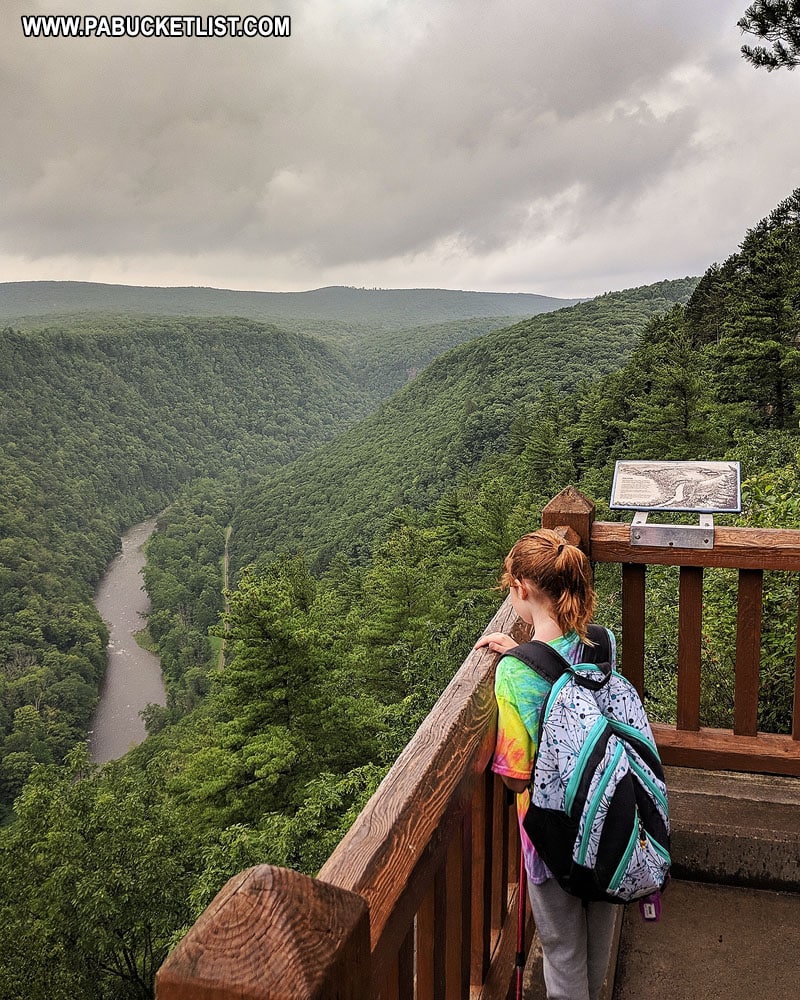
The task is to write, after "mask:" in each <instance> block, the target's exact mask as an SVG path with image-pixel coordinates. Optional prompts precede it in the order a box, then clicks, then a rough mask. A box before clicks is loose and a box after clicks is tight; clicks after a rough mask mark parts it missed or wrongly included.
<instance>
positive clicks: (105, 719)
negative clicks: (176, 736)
mask: <svg viewBox="0 0 800 1000" xmlns="http://www.w3.org/2000/svg"><path fill="white" fill-rule="evenodd" d="M155 526H156V521H155V518H153V519H152V520H150V521H144V522H143V523H142V524H137V525H134V527H132V528H131V529H130V530H129V531H127V532H126V533H125V534H124V535H123V536H122V551H121V552H120V553H119V554H118V555H117V556H115V558H114V559H113V560H112V562H111V563H110V565H109V567H108V569H107V571H106V574H105V576H104V577H103V579H102V580H101V581H100V584H99V585H98V587H97V591H96V593H95V595H94V603H95V605H96V607H97V610H98V611H99V612H100V616H101V617H102V619H103V621H105V622H106V624H107V625H108V627H109V633H110V638H109V643H108V666H107V667H106V673H105V676H104V678H103V682H102V685H101V687H100V703H99V705H98V706H97V710H96V712H95V715H94V719H93V720H92V728H91V730H90V732H89V752H90V754H91V757H92V760H93V761H95V762H96V763H98V764H104V763H105V762H106V761H109V760H116V759H117V758H118V757H122V756H123V754H125V753H126V752H127V751H128V750H130V748H131V747H132V746H136V745H137V744H139V743H141V742H142V741H143V740H144V739H145V737H146V736H147V731H146V729H145V726H144V722H143V721H142V719H141V717H140V715H139V712H141V710H142V709H143V708H144V707H145V706H146V705H148V704H150V703H151V702H155V703H157V704H159V705H164V704H166V694H165V691H164V681H163V679H162V677H161V663H160V662H159V659H158V657H157V656H154V655H153V654H152V653H149V652H148V651H147V650H146V649H142V647H141V646H140V645H139V644H138V643H137V642H136V639H135V638H134V635H135V634H136V632H139V631H140V630H141V629H143V628H144V626H145V618H144V616H145V615H146V614H147V611H148V610H149V607H150V600H149V598H148V596H147V593H146V591H145V590H144V585H143V581H142V569H143V567H144V563H145V558H144V552H143V551H142V546H143V545H144V543H145V542H146V541H147V539H148V538H149V537H150V535H151V534H152V533H153V531H154V529H155Z"/></svg>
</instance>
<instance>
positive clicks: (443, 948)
mask: <svg viewBox="0 0 800 1000" xmlns="http://www.w3.org/2000/svg"><path fill="white" fill-rule="evenodd" d="M446 989H447V869H446V866H445V865H443V866H442V867H441V868H439V870H438V871H437V872H436V875H435V876H434V879H433V995H434V997H435V1000H442V998H444V997H445V995H446V993H445V991H446Z"/></svg>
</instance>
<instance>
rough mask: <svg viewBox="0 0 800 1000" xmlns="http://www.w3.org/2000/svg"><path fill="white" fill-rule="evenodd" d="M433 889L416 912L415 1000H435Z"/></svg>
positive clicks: (432, 888) (431, 888)
mask: <svg viewBox="0 0 800 1000" xmlns="http://www.w3.org/2000/svg"><path fill="white" fill-rule="evenodd" d="M435 924H436V920H435V905H434V887H433V885H432V886H431V887H430V889H429V890H428V892H427V893H426V895H425V898H424V899H423V901H422V905H421V906H420V908H419V911H418V912H417V1000H435V998H436V993H435V988H436V987H435V973H434V956H433V942H434V926H435Z"/></svg>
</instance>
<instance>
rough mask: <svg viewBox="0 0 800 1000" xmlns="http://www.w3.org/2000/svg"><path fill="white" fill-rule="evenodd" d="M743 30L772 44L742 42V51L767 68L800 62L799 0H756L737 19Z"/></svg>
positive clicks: (795, 64)
mask: <svg viewBox="0 0 800 1000" xmlns="http://www.w3.org/2000/svg"><path fill="white" fill-rule="evenodd" d="M737 25H738V27H739V28H741V29H742V31H744V32H747V33H748V34H750V35H755V36H756V37H757V38H760V39H764V40H765V41H767V42H769V43H770V44H771V46H772V47H771V48H767V47H766V46H764V45H756V46H752V45H743V46H742V55H743V56H744V57H745V59H746V60H747V61H748V62H750V63H752V64H753V66H758V67H764V68H765V69H766V70H768V71H770V72H771V71H772V70H773V69H780V68H782V67H785V68H787V69H794V67H795V66H797V65H798V63H800V0H756V2H755V3H752V4H751V5H750V6H749V7H748V8H747V10H746V11H745V12H744V15H743V17H741V18H740V19H739V20H738V21H737Z"/></svg>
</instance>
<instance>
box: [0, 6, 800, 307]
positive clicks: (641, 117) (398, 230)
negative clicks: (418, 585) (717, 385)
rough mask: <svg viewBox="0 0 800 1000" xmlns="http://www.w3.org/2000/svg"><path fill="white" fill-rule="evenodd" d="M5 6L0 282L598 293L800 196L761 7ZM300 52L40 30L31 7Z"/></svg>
mask: <svg viewBox="0 0 800 1000" xmlns="http://www.w3.org/2000/svg"><path fill="white" fill-rule="evenodd" d="M274 2H275V3H276V6H272V3H273V0H253V2H252V3H251V0H237V2H234V3H231V2H228V0H215V2H214V3H213V4H207V3H203V2H200V0H195V2H194V3H186V2H184V0H168V2H166V3H162V2H160V0H146V2H144V3H142V2H139V0H119V2H118V3H108V2H104V3H97V2H96V0H3V7H2V12H0V135H2V143H3V153H4V155H3V156H2V158H0V281H17V280H39V279H72V280H88V281H104V282H120V283H124V284H142V285H211V286H215V287H220V288H241V289H260V290H267V291H297V290H303V289H308V288H317V287H320V286H324V285H332V284H347V285H357V286H367V287H373V286H381V287H385V288H407V287H440V288H465V289H477V290H494V291H525V292H540V293H543V294H549V295H556V296H587V295H594V294H597V293H600V292H604V291H609V290H614V289H620V288H628V287H631V286H634V285H640V284H645V283H649V282H652V281H657V280H660V279H661V278H675V277H683V276H684V275H687V274H701V273H702V272H703V271H704V270H705V269H706V268H707V267H708V265H709V264H711V263H712V262H713V261H715V260H716V261H722V260H724V259H725V258H726V257H727V256H728V255H729V254H731V253H733V252H735V250H736V248H737V246H738V244H739V242H740V241H741V239H742V237H743V236H744V233H745V231H746V230H747V229H748V228H749V227H750V226H752V225H754V224H755V223H756V222H757V221H758V220H759V219H760V218H762V217H763V216H764V215H766V214H767V213H768V212H769V211H770V210H771V209H772V208H774V206H775V205H776V204H777V203H778V202H779V201H781V200H782V199H783V198H785V197H787V196H788V195H789V194H790V193H791V192H792V190H793V189H794V188H795V187H797V186H800V128H798V107H799V106H800V73H795V74H792V73H789V72H786V71H779V72H774V73H767V72H766V71H764V70H756V69H754V68H752V67H750V66H749V65H748V64H746V63H745V62H744V60H743V59H742V58H741V55H740V53H739V49H740V46H741V44H742V41H743V38H742V36H741V33H740V31H739V29H738V28H737V27H736V21H737V18H738V17H740V16H741V14H742V12H743V10H744V8H745V7H746V6H747V0H704V2H698V0H672V2H670V3H667V2H665V0H660V2H659V0H655V2H654V0H593V2H592V3H580V4H578V3H566V2H565V3H554V2H552V0H550V2H543V0H274ZM209 11H213V12H214V13H232V14H240V15H247V14H275V15H289V16H290V17H291V37H290V38H263V39H258V38H256V39H241V38H239V39H227V38H191V39H189V38H184V39H178V38H172V39H169V38H153V39H148V38H136V39H121V38H94V39H52V38H51V39H43V38H40V39H26V38H25V37H24V36H23V33H22V27H21V22H20V15H21V14H23V13H25V14H32V13H42V12H44V13H52V14H58V13H62V14H63V13H67V14H75V13H80V14H97V13H106V14H107V13H109V12H114V13H127V14H145V13H147V14H156V13H191V14H206V13H208V12H209Z"/></svg>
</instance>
